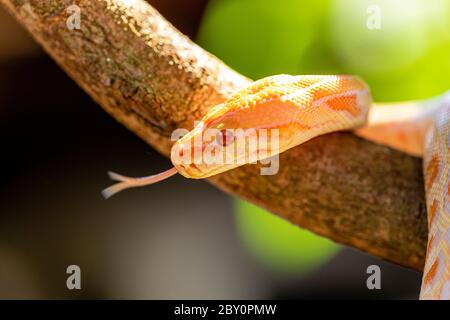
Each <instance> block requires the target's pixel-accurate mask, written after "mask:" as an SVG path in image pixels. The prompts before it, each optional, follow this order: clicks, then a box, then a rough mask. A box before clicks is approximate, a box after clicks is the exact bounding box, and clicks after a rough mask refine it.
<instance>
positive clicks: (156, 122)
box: [0, 0, 427, 270]
mask: <svg viewBox="0 0 450 320" xmlns="http://www.w3.org/2000/svg"><path fill="white" fill-rule="evenodd" d="M0 2H2V3H3V4H5V5H6V7H7V8H8V9H9V11H10V12H11V13H12V14H13V15H14V16H15V17H16V18H17V20H18V21H19V22H20V23H22V24H23V25H24V26H25V27H26V29H27V30H28V31H29V32H30V33H31V34H32V35H33V36H34V38H35V39H36V40H37V41H38V42H39V43H40V44H41V45H42V46H43V47H44V48H45V49H46V51H47V52H48V53H49V54H50V55H51V56H52V57H53V58H54V59H55V60H56V61H57V63H58V64H59V65H60V66H61V67H62V68H63V69H64V70H65V71H66V72H67V73H68V74H69V75H70V76H71V77H72V78H73V79H74V80H75V81H76V82H77V83H78V84H79V85H80V86H81V87H82V88H83V89H84V90H85V91H86V92H88V93H89V94H90V95H91V97H92V98H93V99H95V101H96V102H97V103H98V104H99V105H101V106H102V107H103V108H104V109H105V110H106V111H107V112H109V113H110V114H111V115H112V116H113V117H115V118H116V119H117V120H118V121H120V122H121V123H122V124H123V125H125V126H126V127H128V128H129V129H130V130H132V131H133V132H135V133H136V134H137V135H138V136H140V137H141V138H142V139H144V140H145V141H146V142H148V143H149V144H151V145H152V146H153V147H155V148H156V149H157V150H159V151H160V152H161V153H163V154H164V155H166V156H168V155H169V152H170V146H171V141H170V139H169V137H170V134H171V132H172V130H174V129H175V128H179V127H183V128H192V125H193V121H194V120H197V119H199V118H200V117H201V116H202V115H203V114H204V113H205V112H206V111H207V110H208V109H209V108H211V107H212V106H214V105H216V104H217V103H220V102H222V101H223V100H224V99H226V98H227V97H228V96H229V95H230V94H231V93H232V92H233V91H235V90H236V89H238V88H240V87H242V86H244V85H245V84H247V83H248V82H249V80H248V79H246V78H245V77H243V76H241V75H239V74H238V73H236V72H234V71H232V70H231V69H229V68H228V67H226V66H225V65H224V64H223V63H222V62H221V61H219V60H218V59H216V58H215V57H213V56H211V55H210V54H208V53H207V52H205V51H204V50H202V49H201V48H199V47H198V46H196V45H195V44H193V43H192V42H191V41H190V40H189V39H188V38H186V37H185V36H183V35H181V34H180V33H179V32H178V31H177V30H175V29H174V28H173V26H171V25H170V24H169V23H168V22H167V21H165V20H164V18H162V17H161V16H160V15H159V14H158V12H156V11H155V10H154V9H153V8H152V7H151V6H150V5H148V4H147V3H146V2H144V1H142V0H135V1H121V0H104V1H73V0H70V1H69V0H66V1H64V0H61V1H48V0H46V1H44V0H29V1H26V0H0ZM127 3H128V4H127ZM72 4H76V5H78V6H79V7H80V8H81V29H80V30H77V29H74V30H69V29H68V28H67V27H66V20H67V18H68V16H69V14H68V13H67V11H66V8H67V7H69V6H70V5H72ZM43 79H45V75H43ZM49 94H51V88H49ZM62 121H64V120H63V119H62ZM81 134H82V133H81ZM421 167H422V165H421V160H420V159H418V158H415V157H411V156H409V155H406V154H403V153H401V152H398V151H396V150H393V149H390V148H387V147H384V146H381V145H377V144H374V143H372V142H369V141H366V140H363V139H361V138H358V137H356V136H354V135H352V134H350V133H334V134H330V135H326V136H323V137H319V138H316V139H314V140H312V141H309V142H307V143H305V144H304V145H302V146H299V147H296V148H293V149H291V150H289V151H287V152H285V153H283V154H282V155H281V159H280V172H279V174H277V175H274V176H261V175H260V174H259V167H258V166H257V165H247V166H244V167H241V168H237V169H235V170H231V171H229V172H227V173H224V174H220V175H218V176H216V177H214V178H212V179H210V181H211V182H212V183H213V184H214V185H216V186H218V187H219V188H220V189H222V190H224V191H225V192H228V193H231V194H234V195H237V196H239V197H241V198H244V199H247V200H249V201H250V202H253V203H256V204H257V205H259V206H261V207H264V208H266V209H268V210H270V211H271V212H274V213H276V214H278V215H280V216H282V217H284V218H285V219H287V220H289V221H290V222H292V223H294V224H296V225H299V226H301V227H304V228H307V229H308V230H311V231H313V232H315V233H318V234H320V235H322V236H325V237H328V238H330V239H332V240H334V241H337V242H340V243H343V244H347V245H350V246H353V247H355V248H358V249H361V250H363V251H366V252H368V253H370V254H373V255H376V256H378V257H381V258H384V259H387V260H390V261H393V262H395V263H398V264H401V265H404V266H407V267H411V268H415V269H417V270H422V268H423V264H424V257H425V247H426V241H427V223H426V208H425V200H424V199H425V197H424V188H423V178H422V169H421Z"/></svg>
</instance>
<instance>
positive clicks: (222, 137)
mask: <svg viewBox="0 0 450 320" xmlns="http://www.w3.org/2000/svg"><path fill="white" fill-rule="evenodd" d="M233 141H234V135H233V132H231V131H229V130H220V131H219V132H217V134H216V142H217V144H218V145H219V146H222V147H226V146H228V145H230V144H232V143H233Z"/></svg>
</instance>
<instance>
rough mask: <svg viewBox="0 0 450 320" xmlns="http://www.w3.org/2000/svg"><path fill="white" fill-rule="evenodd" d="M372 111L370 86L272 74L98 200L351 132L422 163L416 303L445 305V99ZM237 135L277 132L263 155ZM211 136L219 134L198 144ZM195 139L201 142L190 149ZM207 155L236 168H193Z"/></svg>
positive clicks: (448, 256) (449, 234) (449, 135)
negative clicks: (161, 165) (151, 169)
mask: <svg viewBox="0 0 450 320" xmlns="http://www.w3.org/2000/svg"><path fill="white" fill-rule="evenodd" d="M371 105H372V99H371V94H370V90H369V88H368V86H367V85H366V84H365V83H364V82H363V81H362V80H361V79H359V78H358V77H355V76H348V75H336V76H334V75H329V76H326V75H324V76H319V75H318V76H314V75H313V76H290V75H276V76H270V77H267V78H264V79H261V80H258V81H255V82H253V83H252V84H250V85H249V86H248V87H246V88H243V89H241V90H240V91H239V92H236V93H235V94H234V95H232V96H231V97H230V98H229V99H228V100H227V101H225V102H224V103H222V104H220V105H218V106H216V107H214V108H212V109H211V110H210V111H209V112H208V113H207V114H206V115H205V116H204V118H203V119H202V120H201V121H200V122H199V123H198V124H197V125H196V126H195V127H194V129H193V130H191V131H190V132H189V133H187V134H186V135H184V136H183V137H181V138H180V139H178V140H177V141H176V142H175V144H174V145H173V147H172V155H171V160H172V163H173V164H174V167H173V168H172V169H170V170H167V171H165V172H163V173H160V174H157V175H153V176H149V177H143V178H130V177H125V176H122V175H119V174H116V173H112V172H111V173H110V176H111V178H112V179H114V180H117V181H119V183H117V184H115V185H113V186H111V187H109V188H107V189H105V190H104V191H103V195H104V196H105V197H109V196H111V195H113V194H115V193H117V192H119V191H121V190H123V189H126V188H130V187H136V186H143V185H148V184H152V183H155V182H157V181H161V180H163V179H166V178H168V177H170V176H172V175H174V174H176V173H180V174H182V175H183V176H185V177H187V178H194V179H201V178H206V177H209V176H212V175H215V174H218V173H221V172H224V171H227V170H231V169H233V168H235V167H237V166H239V165H242V164H245V163H249V162H252V161H250V159H252V160H253V161H254V160H264V159H265V158H267V157H268V155H274V154H278V153H281V152H284V151H285V150H287V149H290V148H292V147H295V146H297V145H299V144H301V143H303V142H305V141H307V140H309V139H312V138H314V137H316V136H319V135H322V134H326V133H330V132H334V131H339V130H354V131H355V133H356V134H358V135H360V136H362V137H364V138H367V139H370V140H373V141H375V142H377V143H382V144H386V145H388V146H390V147H394V148H397V149H400V150H402V151H405V152H409V153H411V154H415V155H418V156H422V157H423V168H424V169H423V170H424V178H425V191H426V203H427V213H428V229H429V235H428V246H427V255H426V263H425V269H424V274H423V280H422V287H421V292H420V298H421V299H450V203H449V198H450V184H449V179H450V177H449V163H450V94H446V95H443V96H441V97H438V98H435V99H433V100H428V101H423V102H407V103H400V104H392V105H381V104H378V105H374V106H373V107H372V108H371ZM238 128H240V129H257V130H265V131H264V132H265V133H267V132H269V135H270V132H272V131H271V130H273V129H276V133H277V144H276V146H275V145H272V144H271V143H268V144H267V145H266V146H265V150H264V151H265V152H262V151H263V150H261V148H260V149H258V148H256V150H250V148H240V149H238V146H235V145H237V142H236V143H233V142H234V141H235V140H236V136H235V135H234V131H233V130H235V129H238ZM211 129H215V130H216V131H217V132H218V135H216V136H214V135H212V136H211V135H210V136H209V137H208V138H206V139H201V138H204V136H205V133H206V132H208V130H211ZM257 132H259V131H257ZM257 134H258V133H257ZM199 138H200V141H201V143H200V144H198V143H197V144H196V139H199ZM267 140H269V139H267ZM270 141H272V140H270ZM206 150H208V151H209V152H212V153H213V154H214V155H215V156H216V157H217V156H218V159H220V158H222V159H225V158H226V157H231V158H232V159H234V160H240V161H228V162H226V161H224V162H222V163H219V162H213V163H208V162H206V161H204V162H202V161H193V157H195V154H200V155H202V154H205V152H206ZM236 150H240V151H238V152H236ZM231 151H233V152H231ZM186 155H187V157H186ZM180 159H184V160H182V161H180Z"/></svg>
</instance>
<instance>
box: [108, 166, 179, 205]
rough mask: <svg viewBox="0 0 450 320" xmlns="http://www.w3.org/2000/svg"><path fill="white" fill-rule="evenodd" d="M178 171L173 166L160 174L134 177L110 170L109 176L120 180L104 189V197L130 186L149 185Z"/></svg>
mask: <svg viewBox="0 0 450 320" xmlns="http://www.w3.org/2000/svg"><path fill="white" fill-rule="evenodd" d="M177 173H178V171H177V169H176V168H175V167H173V168H171V169H169V170H166V171H163V172H161V173H158V174H154V175H152V176H147V177H139V178H133V177H126V176H123V175H120V174H118V173H115V172H111V171H109V172H108V175H109V177H110V178H111V179H112V180H115V181H119V183H116V184H113V185H112V186H110V187H108V188H106V189H105V190H103V191H102V195H103V197H105V199H108V198H109V197H111V196H113V195H115V194H116V193H118V192H120V191H122V190H125V189H128V188H135V187H142V186H148V185H150V184H153V183H156V182H159V181H162V180H165V179H167V178H169V177H171V176H173V175H175V174H177Z"/></svg>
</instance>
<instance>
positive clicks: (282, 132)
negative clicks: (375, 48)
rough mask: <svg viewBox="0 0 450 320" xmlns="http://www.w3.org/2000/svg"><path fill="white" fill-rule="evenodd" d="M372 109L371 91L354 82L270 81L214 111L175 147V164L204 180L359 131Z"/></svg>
mask: <svg viewBox="0 0 450 320" xmlns="http://www.w3.org/2000/svg"><path fill="white" fill-rule="evenodd" d="M369 104H370V94H369V93H368V90H367V87H366V85H365V84H364V82H362V81H361V80H359V78H356V77H352V76H289V75H277V76H271V77H267V78H264V79H261V80H258V81H255V82H254V83H252V84H251V85H249V86H248V87H246V88H244V89H242V90H240V91H239V92H237V93H236V94H234V95H233V96H231V97H230V99H228V100H227V101H225V102H224V103H222V104H219V105H217V106H216V107H214V108H212V109H211V110H210V111H209V112H208V113H207V114H206V115H205V116H204V118H203V119H202V120H201V121H200V122H199V123H198V124H197V125H196V126H195V127H194V129H193V130H192V131H190V132H189V133H188V134H186V135H185V136H184V137H182V138H181V139H179V140H178V141H177V142H176V143H175V144H174V146H173V147H172V152H171V160H172V163H173V164H174V166H175V167H176V168H177V170H178V172H179V173H181V174H182V175H183V176H185V177H188V178H197V179H200V178H206V177H209V176H212V175H215V174H218V173H221V172H224V171H227V170H230V169H233V168H236V167H238V166H241V165H243V164H246V163H256V161H258V160H263V159H266V158H269V157H271V156H274V155H277V154H279V153H281V152H283V151H285V150H287V149H289V148H292V147H294V146H296V145H298V144H300V143H302V142H304V141H306V140H309V139H311V138H313V137H315V136H317V135H320V134H323V133H327V132H331V131H336V130H341V129H346V128H353V127H355V126H358V125H360V124H362V123H363V122H364V121H365V118H366V114H367V110H368V108H369Z"/></svg>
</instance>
